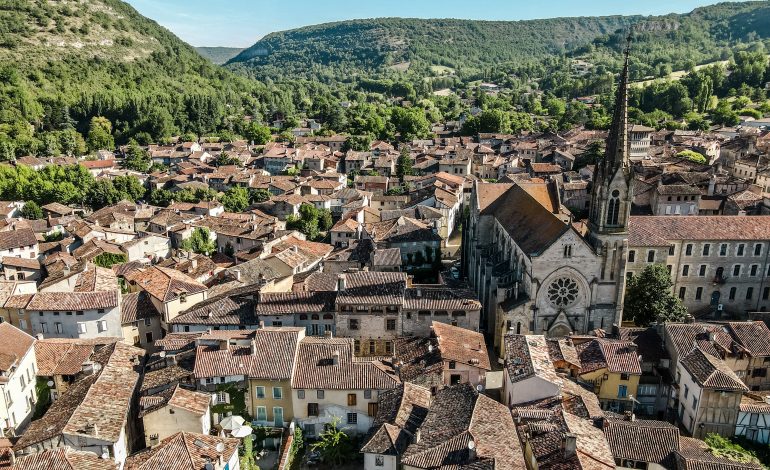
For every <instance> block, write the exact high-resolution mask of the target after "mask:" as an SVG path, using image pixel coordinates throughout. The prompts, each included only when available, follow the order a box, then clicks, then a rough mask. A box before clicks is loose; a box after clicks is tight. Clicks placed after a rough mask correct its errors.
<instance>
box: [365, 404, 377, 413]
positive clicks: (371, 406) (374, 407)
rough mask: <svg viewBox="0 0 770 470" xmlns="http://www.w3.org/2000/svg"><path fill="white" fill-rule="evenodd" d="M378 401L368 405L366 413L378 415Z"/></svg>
mask: <svg viewBox="0 0 770 470" xmlns="http://www.w3.org/2000/svg"><path fill="white" fill-rule="evenodd" d="M377 409H378V406H377V403H369V404H368V405H367V407H366V414H367V415H369V416H377Z"/></svg>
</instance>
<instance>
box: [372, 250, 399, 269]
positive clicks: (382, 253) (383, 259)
mask: <svg viewBox="0 0 770 470" xmlns="http://www.w3.org/2000/svg"><path fill="white" fill-rule="evenodd" d="M372 264H373V265H374V266H401V248H381V249H375V250H374V256H373V257H372Z"/></svg>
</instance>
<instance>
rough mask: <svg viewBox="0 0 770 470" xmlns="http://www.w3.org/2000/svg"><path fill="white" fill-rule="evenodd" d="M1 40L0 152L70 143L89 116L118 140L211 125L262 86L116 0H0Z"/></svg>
mask: <svg viewBox="0 0 770 470" xmlns="http://www.w3.org/2000/svg"><path fill="white" fill-rule="evenodd" d="M0 44H1V45H0V77H1V78H0V158H8V156H9V153H15V154H16V155H21V154H27V153H31V154H35V153H37V154H40V153H52V154H53V153H56V152H57V151H60V150H62V148H61V147H63V146H66V147H67V153H69V152H70V151H71V148H70V147H71V146H72V145H74V144H71V141H72V140H73V139H74V140H76V141H77V140H81V141H82V139H80V137H79V136H77V135H75V134H72V133H71V132H70V131H71V130H75V131H78V132H79V134H81V135H83V136H86V135H87V134H88V132H89V131H90V127H92V126H91V125H90V121H91V119H92V118H93V117H95V116H103V117H105V118H107V120H108V121H109V122H108V123H106V124H107V127H109V130H110V131H111V133H112V135H113V136H114V137H115V139H116V141H117V142H125V141H126V140H127V139H128V138H129V137H138V138H140V140H149V139H160V138H165V137H168V136H171V135H179V134H180V133H185V132H189V133H194V134H203V133H210V132H215V131H218V130H220V129H225V128H228V126H230V124H229V123H228V122H227V119H228V117H229V116H230V115H232V114H235V112H236V111H238V110H240V109H243V108H248V109H250V110H254V109H257V108H258V106H259V102H260V100H259V96H264V95H266V94H267V93H266V91H265V88H264V86H262V85H261V84H259V83H257V82H255V81H251V80H247V79H245V78H243V77H237V76H235V75H233V74H232V73H230V72H229V71H227V70H224V69H222V68H221V67H218V66H215V65H214V64H212V63H211V62H209V61H208V60H206V59H204V58H203V57H201V56H200V55H199V54H198V53H197V52H196V51H195V49H194V48H192V47H191V46H189V45H187V44H185V43H184V42H183V41H181V40H179V39H178V38H177V37H176V36H174V35H173V34H171V33H170V32H169V31H168V30H166V29H165V28H162V27H161V26H159V25H158V24H157V23H155V22H154V21H152V20H149V19H147V18H145V17H143V16H142V15H140V14H139V13H138V12H137V11H136V10H134V9H133V8H132V7H131V6H130V5H128V4H126V3H124V2H121V1H118V0H88V1H78V2H47V1H44V0H10V1H6V2H3V3H2V4H0ZM226 104H227V105H226ZM30 123H32V124H33V126H32V127H31V128H30V126H29V124H30ZM65 141H69V144H65ZM9 142H10V143H9ZM10 145H12V146H13V148H11V149H10V150H9V146H10ZM48 147H50V149H49V148H48ZM78 147H82V142H81V144H80V145H78Z"/></svg>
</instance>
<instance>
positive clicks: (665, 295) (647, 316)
mask: <svg viewBox="0 0 770 470" xmlns="http://www.w3.org/2000/svg"><path fill="white" fill-rule="evenodd" d="M626 283H627V286H626V299H625V304H624V305H625V306H624V309H625V312H624V313H625V317H627V318H632V319H633V320H634V323H636V325H638V326H647V325H649V324H650V323H652V322H656V321H659V322H660V321H682V320H683V319H684V317H685V315H687V309H686V308H685V306H684V305H683V304H682V301H681V300H679V299H678V298H676V297H674V295H673V294H672V293H671V286H673V283H672V282H671V276H670V275H669V273H668V270H667V269H666V267H665V266H664V265H662V264H653V265H649V266H647V267H645V268H644V270H643V271H642V272H641V273H639V274H637V275H635V276H633V277H631V278H629V279H627V281H626Z"/></svg>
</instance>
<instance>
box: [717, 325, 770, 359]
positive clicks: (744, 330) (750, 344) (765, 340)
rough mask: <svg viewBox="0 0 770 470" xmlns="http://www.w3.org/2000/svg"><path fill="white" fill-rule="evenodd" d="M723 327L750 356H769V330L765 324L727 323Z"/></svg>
mask: <svg viewBox="0 0 770 470" xmlns="http://www.w3.org/2000/svg"><path fill="white" fill-rule="evenodd" d="M725 326H726V328H727V331H728V333H730V335H731V336H732V337H733V338H734V339H735V340H736V341H737V342H738V343H740V345H741V346H743V347H744V348H746V349H747V350H748V351H749V353H750V354H751V355H752V356H754V357H761V356H770V329H768V328H767V325H766V324H765V322H762V321H746V322H728V323H727V324H726V325H725Z"/></svg>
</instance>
